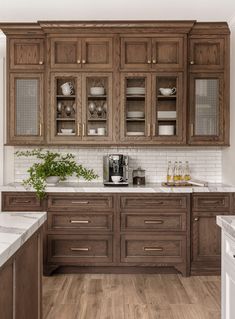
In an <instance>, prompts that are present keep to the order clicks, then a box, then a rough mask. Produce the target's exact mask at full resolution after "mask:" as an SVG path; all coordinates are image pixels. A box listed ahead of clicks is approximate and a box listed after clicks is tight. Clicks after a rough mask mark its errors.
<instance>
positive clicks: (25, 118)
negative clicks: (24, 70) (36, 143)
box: [16, 79, 39, 135]
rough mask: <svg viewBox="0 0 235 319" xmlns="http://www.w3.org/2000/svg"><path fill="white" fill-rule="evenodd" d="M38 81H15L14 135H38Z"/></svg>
mask: <svg viewBox="0 0 235 319" xmlns="http://www.w3.org/2000/svg"><path fill="white" fill-rule="evenodd" d="M38 113H39V80H38V79H17V80H16V134H17V135H38V123H39V121H38Z"/></svg>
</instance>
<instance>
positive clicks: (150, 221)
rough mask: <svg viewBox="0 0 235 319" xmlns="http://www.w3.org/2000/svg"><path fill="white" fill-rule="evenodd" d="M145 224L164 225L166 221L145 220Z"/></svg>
mask: <svg viewBox="0 0 235 319" xmlns="http://www.w3.org/2000/svg"><path fill="white" fill-rule="evenodd" d="M144 223H145V224H163V223H164V221H163V220H157V219H156V220H154V219H153V220H145V221H144Z"/></svg>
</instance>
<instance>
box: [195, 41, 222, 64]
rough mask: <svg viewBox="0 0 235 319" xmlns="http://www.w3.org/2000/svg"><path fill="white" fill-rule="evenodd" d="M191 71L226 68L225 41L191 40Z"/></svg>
mask: <svg viewBox="0 0 235 319" xmlns="http://www.w3.org/2000/svg"><path fill="white" fill-rule="evenodd" d="M190 66H191V70H199V69H202V70H206V69H207V70H218V69H223V67H224V39H191V40H190Z"/></svg>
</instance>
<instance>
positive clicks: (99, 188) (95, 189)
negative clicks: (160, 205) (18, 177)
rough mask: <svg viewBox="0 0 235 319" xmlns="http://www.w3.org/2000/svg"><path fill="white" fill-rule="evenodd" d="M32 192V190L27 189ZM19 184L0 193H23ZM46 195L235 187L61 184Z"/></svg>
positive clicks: (233, 188)
mask: <svg viewBox="0 0 235 319" xmlns="http://www.w3.org/2000/svg"><path fill="white" fill-rule="evenodd" d="M27 190H28V191H33V189H27ZM27 190H26V189H25V187H24V186H23V185H21V184H20V183H12V184H8V185H5V186H0V191H5V192H24V191H27ZM46 192H47V193H56V192H58V193H69V192H72V193H197V192H198V193H206V192H228V193H230V192H235V186H231V185H225V184H208V186H206V187H200V186H194V187H192V186H190V187H188V186H187V187H164V186H162V185H161V184H160V183H159V184H146V185H144V186H136V185H132V184H130V185H129V186H128V187H107V186H104V185H103V183H93V182H90V183H69V182H61V183H59V184H57V185H56V186H50V187H47V188H46Z"/></svg>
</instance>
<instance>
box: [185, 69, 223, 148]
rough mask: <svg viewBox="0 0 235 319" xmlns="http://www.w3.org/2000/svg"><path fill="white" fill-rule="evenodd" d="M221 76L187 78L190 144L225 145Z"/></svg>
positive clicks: (203, 75)
mask: <svg viewBox="0 0 235 319" xmlns="http://www.w3.org/2000/svg"><path fill="white" fill-rule="evenodd" d="M224 87H225V79H224V75H223V73H191V75H190V123H191V126H190V137H189V143H190V144H204V145H205V144H206V145H213V144H217V145H219V144H221V145H225V144H227V143H228V137H229V125H228V122H227V119H228V113H229V107H228V104H227V99H226V96H225V95H226V93H225V90H224Z"/></svg>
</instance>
